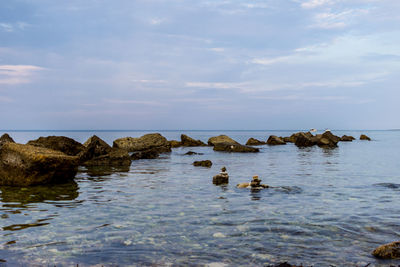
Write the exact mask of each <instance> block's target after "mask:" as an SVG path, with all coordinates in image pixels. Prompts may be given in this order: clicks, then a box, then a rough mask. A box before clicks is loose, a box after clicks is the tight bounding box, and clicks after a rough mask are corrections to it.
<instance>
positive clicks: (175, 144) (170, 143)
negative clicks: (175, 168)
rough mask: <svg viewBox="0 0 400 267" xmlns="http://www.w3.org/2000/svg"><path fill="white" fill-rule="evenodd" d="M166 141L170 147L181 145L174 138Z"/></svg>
mask: <svg viewBox="0 0 400 267" xmlns="http://www.w3.org/2000/svg"><path fill="white" fill-rule="evenodd" d="M168 143H169V145H170V146H171V147H172V148H175V147H181V146H182V143H181V142H179V141H176V140H171V141H168Z"/></svg>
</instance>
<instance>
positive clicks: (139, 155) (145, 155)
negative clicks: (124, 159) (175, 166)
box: [131, 149, 160, 160]
mask: <svg viewBox="0 0 400 267" xmlns="http://www.w3.org/2000/svg"><path fill="white" fill-rule="evenodd" d="M158 156H160V153H158V151H157V149H149V150H144V151H138V152H134V153H133V154H132V155H131V158H132V160H138V159H156V158H158Z"/></svg>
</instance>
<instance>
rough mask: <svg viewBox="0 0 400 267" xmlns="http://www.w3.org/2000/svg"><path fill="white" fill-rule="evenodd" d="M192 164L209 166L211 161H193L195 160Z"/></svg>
mask: <svg viewBox="0 0 400 267" xmlns="http://www.w3.org/2000/svg"><path fill="white" fill-rule="evenodd" d="M193 166H198V167H207V168H211V166H212V162H211V160H201V161H195V162H193Z"/></svg>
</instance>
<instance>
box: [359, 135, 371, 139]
mask: <svg viewBox="0 0 400 267" xmlns="http://www.w3.org/2000/svg"><path fill="white" fill-rule="evenodd" d="M360 140H368V141H371V138H369V137H368V136H366V135H365V134H362V135H360Z"/></svg>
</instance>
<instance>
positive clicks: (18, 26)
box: [0, 22, 30, 32]
mask: <svg viewBox="0 0 400 267" xmlns="http://www.w3.org/2000/svg"><path fill="white" fill-rule="evenodd" d="M29 26H30V24H28V23H25V22H16V23H5V22H2V23H0V30H3V31H5V32H14V31H16V30H25V28H27V27H29Z"/></svg>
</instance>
